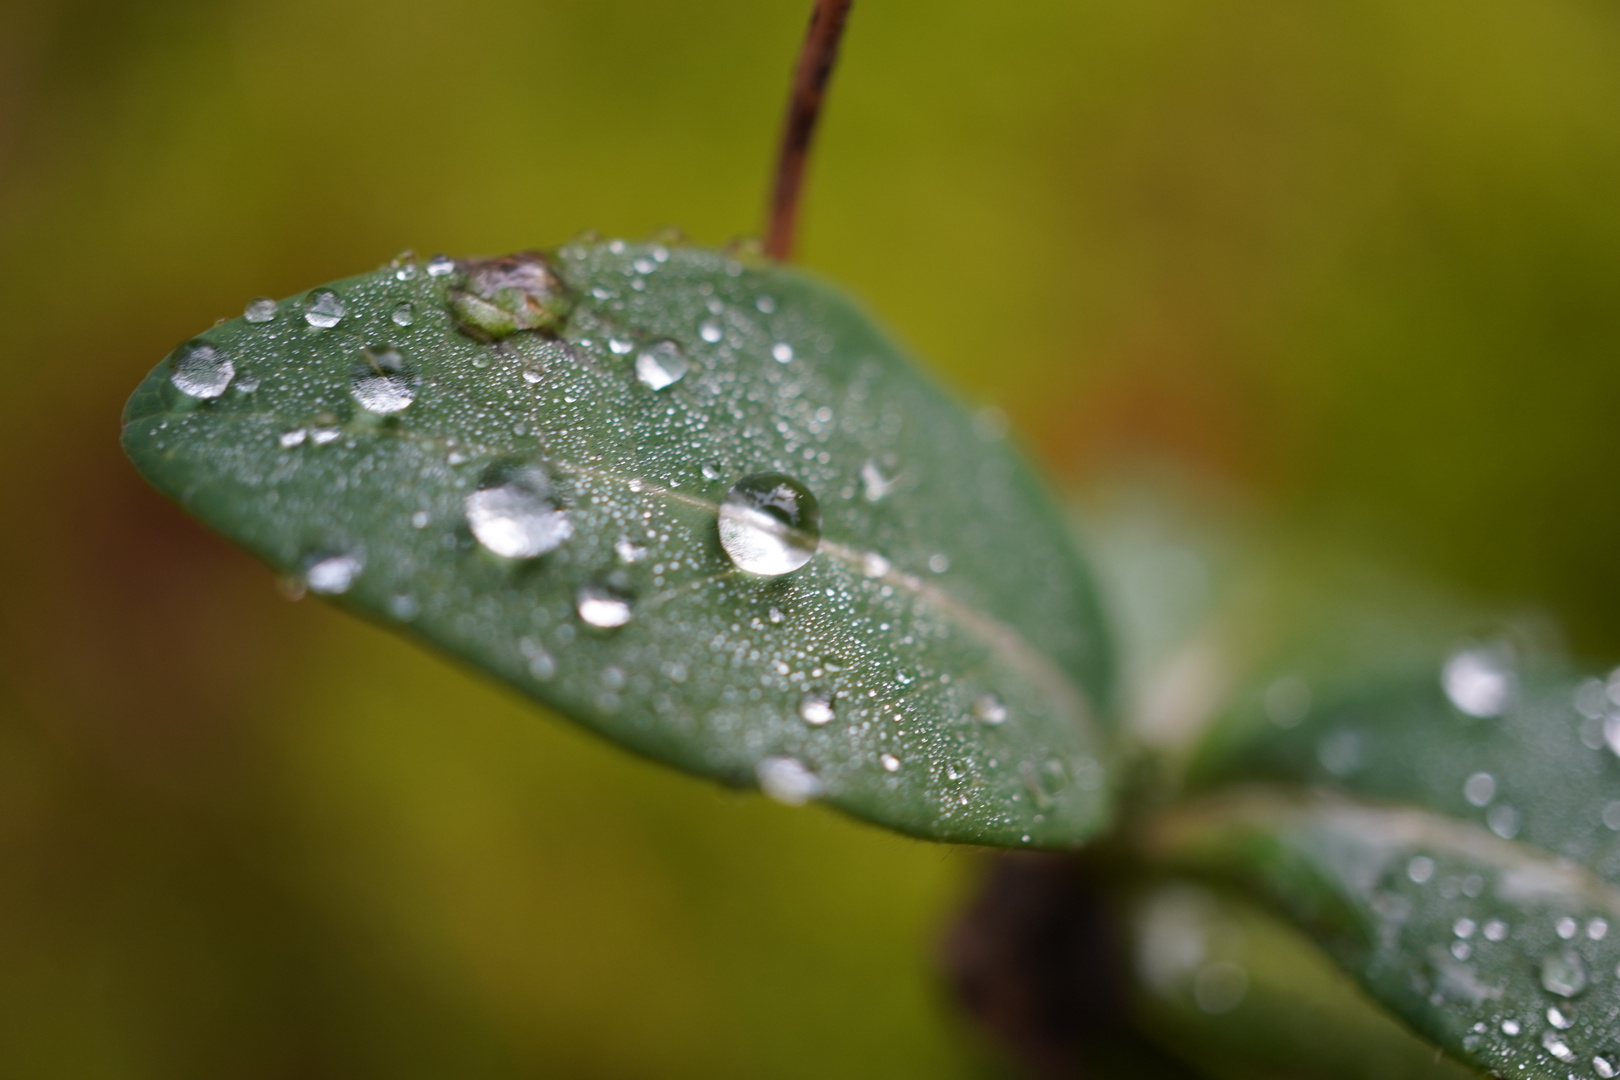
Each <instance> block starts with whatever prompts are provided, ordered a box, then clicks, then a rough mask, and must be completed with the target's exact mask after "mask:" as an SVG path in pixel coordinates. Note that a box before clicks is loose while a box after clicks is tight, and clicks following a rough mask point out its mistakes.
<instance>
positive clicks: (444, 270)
mask: <svg viewBox="0 0 1620 1080" xmlns="http://www.w3.org/2000/svg"><path fill="white" fill-rule="evenodd" d="M455 269H456V260H454V259H452V258H451V257H450V256H448V255H435V256H433V258H431V259H429V260H428V264H427V272H428V276H429V277H448V276H450V275H451V274H452V273H454V272H455Z"/></svg>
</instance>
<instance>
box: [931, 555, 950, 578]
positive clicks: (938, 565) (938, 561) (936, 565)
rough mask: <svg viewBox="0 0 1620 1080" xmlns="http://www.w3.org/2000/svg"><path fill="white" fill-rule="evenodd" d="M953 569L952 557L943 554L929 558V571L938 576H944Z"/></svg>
mask: <svg viewBox="0 0 1620 1080" xmlns="http://www.w3.org/2000/svg"><path fill="white" fill-rule="evenodd" d="M950 568H951V557H950V556H949V555H946V554H943V553H935V554H933V555H930V556H928V569H930V570H932V571H933V572H934V573H936V574H943V573H944V572H945V571H947V570H949V569H950Z"/></svg>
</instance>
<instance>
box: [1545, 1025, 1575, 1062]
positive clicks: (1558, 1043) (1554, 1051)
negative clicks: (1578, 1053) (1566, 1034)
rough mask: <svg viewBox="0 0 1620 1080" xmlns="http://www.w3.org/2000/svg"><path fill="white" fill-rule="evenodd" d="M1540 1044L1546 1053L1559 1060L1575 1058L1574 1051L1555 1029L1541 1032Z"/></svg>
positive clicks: (1568, 1060)
mask: <svg viewBox="0 0 1620 1080" xmlns="http://www.w3.org/2000/svg"><path fill="white" fill-rule="evenodd" d="M1541 1045H1542V1046H1543V1047H1544V1048H1545V1049H1546V1051H1547V1053H1549V1054H1551V1055H1552V1056H1553V1057H1555V1058H1557V1059H1558V1060H1559V1061H1563V1062H1571V1061H1574V1060H1575V1051H1573V1050H1571V1049H1570V1048H1569V1044H1568V1043H1566V1042H1565V1041H1564V1040H1563V1038H1562V1037H1561V1036H1560V1035H1559V1034H1558V1032H1556V1031H1546V1032H1543V1033H1542V1035H1541Z"/></svg>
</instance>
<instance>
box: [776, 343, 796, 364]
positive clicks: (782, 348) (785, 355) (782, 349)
mask: <svg viewBox="0 0 1620 1080" xmlns="http://www.w3.org/2000/svg"><path fill="white" fill-rule="evenodd" d="M771 359H772V360H775V361H776V362H777V363H778V364H789V363H792V362H793V346H791V345H789V344H788V343H787V342H785V341H778V342H777V343H776V344H775V345H772V346H771Z"/></svg>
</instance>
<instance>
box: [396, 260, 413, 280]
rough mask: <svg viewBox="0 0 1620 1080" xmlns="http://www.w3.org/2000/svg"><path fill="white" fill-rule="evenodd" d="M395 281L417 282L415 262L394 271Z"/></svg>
mask: <svg viewBox="0 0 1620 1080" xmlns="http://www.w3.org/2000/svg"><path fill="white" fill-rule="evenodd" d="M394 280H395V281H415V280H416V264H415V263H414V262H407V263H405V264H404V265H403V266H400V267H398V268H396V269H395V270H394Z"/></svg>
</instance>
